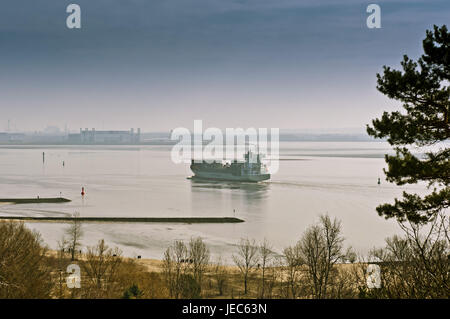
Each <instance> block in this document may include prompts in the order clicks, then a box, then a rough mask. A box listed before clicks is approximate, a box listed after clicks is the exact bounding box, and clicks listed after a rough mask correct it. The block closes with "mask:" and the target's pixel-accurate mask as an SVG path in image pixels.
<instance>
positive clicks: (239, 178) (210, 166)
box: [191, 151, 270, 182]
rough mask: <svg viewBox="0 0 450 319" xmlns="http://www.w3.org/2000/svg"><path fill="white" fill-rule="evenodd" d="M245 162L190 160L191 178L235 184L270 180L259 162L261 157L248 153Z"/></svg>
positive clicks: (264, 166) (265, 169) (266, 171)
mask: <svg viewBox="0 0 450 319" xmlns="http://www.w3.org/2000/svg"><path fill="white" fill-rule="evenodd" d="M244 157H245V160H244V161H243V162H239V161H237V160H234V161H233V162H232V163H225V164H223V163H221V162H217V161H213V162H210V163H208V162H206V161H202V162H200V163H199V162H196V161H194V160H193V159H192V162H191V170H192V172H193V173H194V174H195V175H194V176H193V177H192V178H195V179H209V180H219V181H236V182H260V181H264V180H267V179H270V174H269V172H268V170H267V167H266V165H264V164H263V163H262V162H261V155H260V154H254V153H253V152H251V151H248V152H247V153H246V154H245V156H244Z"/></svg>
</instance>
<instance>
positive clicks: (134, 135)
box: [67, 128, 141, 144]
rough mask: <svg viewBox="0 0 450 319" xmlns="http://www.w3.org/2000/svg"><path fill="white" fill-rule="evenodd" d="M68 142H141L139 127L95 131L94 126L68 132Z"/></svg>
mask: <svg viewBox="0 0 450 319" xmlns="http://www.w3.org/2000/svg"><path fill="white" fill-rule="evenodd" d="M67 142H68V143H69V144H139V143H140V142H141V129H140V128H138V129H137V130H136V131H135V130H134V129H133V128H132V129H130V130H129V131H97V130H96V129H95V128H93V129H92V130H89V129H87V128H86V129H84V130H83V129H80V133H77V134H69V135H68V140H67Z"/></svg>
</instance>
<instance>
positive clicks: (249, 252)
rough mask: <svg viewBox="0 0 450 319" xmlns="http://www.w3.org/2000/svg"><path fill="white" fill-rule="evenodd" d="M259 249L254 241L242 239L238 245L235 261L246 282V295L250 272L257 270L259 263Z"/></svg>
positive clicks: (234, 256)
mask: <svg viewBox="0 0 450 319" xmlns="http://www.w3.org/2000/svg"><path fill="white" fill-rule="evenodd" d="M257 253H258V247H257V246H256V243H255V241H254V240H252V241H250V240H249V239H248V238H247V239H241V241H240V243H239V245H238V252H237V255H233V261H234V263H235V264H236V266H237V267H238V268H239V271H240V272H241V275H242V278H243V281H244V295H246V294H247V291H248V279H249V275H250V272H251V271H252V270H253V269H254V268H255V266H256V264H257V262H258V255H257Z"/></svg>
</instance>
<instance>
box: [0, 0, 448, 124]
mask: <svg viewBox="0 0 450 319" xmlns="http://www.w3.org/2000/svg"><path fill="white" fill-rule="evenodd" d="M70 3H76V4H78V5H79V6H80V7H81V29H68V28H67V26H66V18H67V16H68V15H69V14H68V13H66V7H67V6H68V5H69V4H70ZM370 3H376V4H378V5H380V7H381V26H382V27H381V28H380V29H369V28H368V27H367V25H366V19H367V17H368V15H369V13H367V12H366V8H367V6H368V5H369V4H370ZM449 22H450V1H448V0H442V1H441V0H422V1H419V0H397V1H396V0H389V1H387V0H386V1H376V2H375V1H373V2H370V1H360V0H346V1H336V0H322V1H319V0H305V1H300V0H71V1H65V0H35V1H29V0H4V1H2V2H1V4H0V131H4V130H5V129H6V128H7V127H8V120H9V121H10V128H11V129H12V130H17V131H35V130H42V129H44V128H45V127H46V126H51V125H56V126H59V127H60V128H61V129H64V127H66V126H67V127H68V128H69V130H72V131H78V130H79V128H81V127H82V128H94V127H95V128H97V129H129V128H131V127H135V128H137V127H140V128H141V129H142V130H143V131H145V132H152V131H167V130H170V129H173V128H176V127H187V128H190V129H192V128H193V121H194V120H196V119H200V120H203V126H204V127H219V128H226V127H243V128H248V127H255V128H263V127H265V128H274V127H275V128H281V129H300V130H323V131H326V130H333V129H361V130H363V128H364V126H365V124H367V123H369V122H370V121H371V119H373V118H375V117H377V116H379V115H380V114H381V113H382V112H383V111H384V110H387V111H391V110H396V109H399V108H400V104H399V103H398V102H397V101H392V100H388V99H387V98H386V97H384V96H383V95H382V94H381V93H379V92H378V91H377V90H376V73H377V72H381V71H382V66H383V65H389V66H393V67H396V68H398V66H399V62H400V61H401V59H402V56H403V54H407V55H408V56H410V57H412V58H417V57H418V56H420V54H421V53H422V40H423V38H424V37H425V30H427V29H430V28H432V26H433V24H437V25H442V24H447V25H448V24H449Z"/></svg>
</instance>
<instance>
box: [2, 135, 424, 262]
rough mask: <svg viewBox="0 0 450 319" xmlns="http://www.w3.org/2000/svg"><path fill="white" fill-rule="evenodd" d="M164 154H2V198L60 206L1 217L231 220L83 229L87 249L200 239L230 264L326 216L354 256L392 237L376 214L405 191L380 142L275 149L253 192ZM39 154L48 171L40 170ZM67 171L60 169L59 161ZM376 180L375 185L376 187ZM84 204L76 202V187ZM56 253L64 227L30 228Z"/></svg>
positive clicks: (390, 226)
mask: <svg viewBox="0 0 450 319" xmlns="http://www.w3.org/2000/svg"><path fill="white" fill-rule="evenodd" d="M170 149H171V148H170V147H167V146H142V147H135V146H113V147H112V146H57V147H56V146H55V147H48V146H45V147H44V146H43V147H11V146H9V147H0V198H5V197H36V196H38V195H39V196H41V197H57V196H59V195H60V193H61V194H62V195H63V196H64V197H67V198H70V199H72V202H71V203H67V204H30V205H1V206H0V215H18V216H28V215H32V216H65V215H69V214H72V213H74V212H80V214H81V215H82V216H233V215H234V213H233V210H235V215H236V217H239V218H242V219H244V220H245V221H246V222H245V223H241V224H207V225H202V224H200V225H188V224H134V223H133V224H130V223H122V224H112V223H102V224H100V223H99V224H86V225H84V232H85V235H84V237H83V241H82V242H83V244H84V245H93V244H94V243H95V242H96V241H97V240H99V239H101V238H104V239H105V240H106V241H107V242H108V243H109V244H110V246H118V247H119V248H121V249H122V250H123V252H124V254H125V255H127V256H134V255H142V257H143V258H161V257H162V254H163V250H164V249H165V247H167V246H168V245H169V244H170V243H171V242H172V241H173V240H175V239H185V240H188V239H189V238H190V237H191V236H201V237H202V238H204V240H205V241H206V242H207V244H208V245H209V247H210V249H211V251H212V254H213V255H214V256H217V255H219V254H220V255H223V257H224V258H226V259H227V260H229V257H230V256H231V253H232V252H233V250H234V249H235V246H234V245H235V244H236V243H237V242H238V240H239V238H241V237H250V238H254V239H256V240H262V239H264V238H267V239H268V240H269V241H270V242H271V243H272V245H273V246H274V248H275V250H276V251H278V252H281V250H282V248H283V247H286V246H287V245H291V244H294V243H295V242H296V241H297V240H298V239H299V237H300V235H301V234H302V232H303V231H304V230H305V228H306V227H308V226H309V225H311V224H312V223H314V222H315V221H317V219H318V217H319V215H321V214H324V213H328V214H329V215H331V216H336V217H338V218H339V219H340V220H341V221H342V224H343V231H344V236H345V237H346V240H347V244H349V245H352V246H353V247H354V248H355V249H356V250H358V251H359V252H361V253H365V252H367V250H369V249H371V248H372V247H374V246H379V245H382V244H383V241H384V238H385V237H387V236H391V235H393V234H395V233H397V232H399V228H398V226H397V224H396V223H395V222H394V221H390V220H389V221H386V220H384V219H383V218H380V217H379V216H378V215H377V213H376V212H375V207H376V206H377V205H378V204H380V203H383V202H387V201H392V200H393V198H394V197H395V196H400V195H401V192H402V191H403V190H409V191H416V192H419V193H421V192H422V191H423V190H424V189H425V187H424V186H423V185H413V186H408V187H402V188H400V187H397V186H395V185H392V184H388V183H387V182H385V181H384V176H383V172H382V169H383V168H384V167H385V163H384V159H383V155H384V154H385V153H386V152H390V148H389V145H388V144H386V143H382V142H332V143H331V142H287V143H281V147H280V155H281V158H282V161H281V162H280V169H279V172H278V173H277V174H276V175H273V177H272V179H271V180H270V181H267V182H263V183H260V184H236V183H219V182H215V183H214V182H213V183H205V182H194V181H191V180H189V179H187V177H188V176H190V175H192V173H191V172H190V170H189V165H187V164H178V165H176V164H173V163H172V161H171V160H170ZM42 152H45V164H43V162H42ZM63 161H64V162H65V167H63V165H62V162H63ZM378 177H380V178H381V180H382V183H381V185H377V179H378ZM82 186H84V187H85V188H86V192H87V194H86V196H85V197H84V199H83V198H82V197H81V195H80V192H81V187H82ZM28 225H29V226H30V227H31V228H33V229H36V230H38V231H39V232H40V233H41V234H42V237H43V239H44V240H45V242H46V243H47V244H48V245H49V246H50V247H51V248H55V247H56V242H57V241H58V240H59V239H60V238H61V236H62V235H63V233H64V228H65V227H66V225H65V224H58V223H28Z"/></svg>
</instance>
